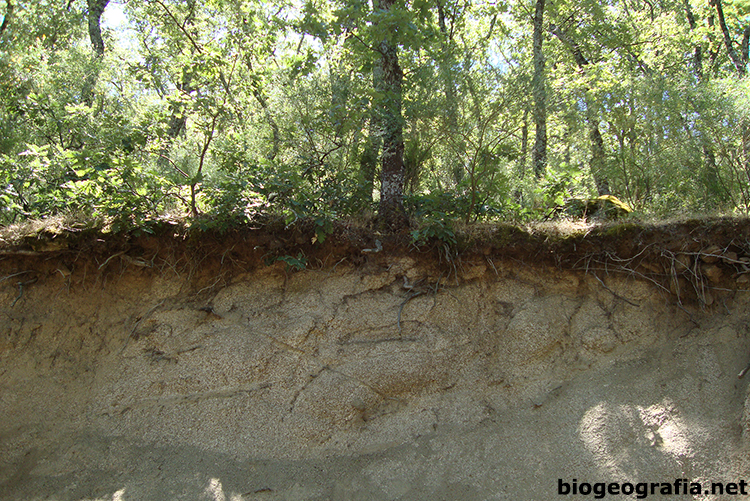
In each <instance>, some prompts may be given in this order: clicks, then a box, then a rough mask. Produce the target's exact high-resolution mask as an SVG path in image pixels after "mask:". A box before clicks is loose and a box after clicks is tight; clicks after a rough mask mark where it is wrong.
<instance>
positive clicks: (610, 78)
mask: <svg viewBox="0 0 750 501" xmlns="http://www.w3.org/2000/svg"><path fill="white" fill-rule="evenodd" d="M2 2H3V3H4V5H0V15H2V16H3V17H2V21H1V23H0V224H2V225H7V224H11V223H14V222H19V221H22V220H25V219H28V218H42V217H47V216H51V215H56V214H71V213H73V214H79V215H81V217H87V218H102V219H106V220H109V221H113V222H114V224H117V225H120V226H132V225H136V226H142V225H145V224H147V223H148V222H150V221H157V220H159V219H160V218H164V217H169V216H170V215H179V216H181V217H185V216H187V217H189V219H190V220H191V221H195V222H199V223H200V224H202V225H214V226H217V227H219V228H222V227H226V226H228V225H231V224H234V223H242V222H243V221H249V220H253V218H255V217H256V216H257V215H258V214H265V213H274V214H281V215H283V216H284V217H285V218H286V220H287V223H291V222H293V221H295V220H297V219H299V218H313V220H314V221H315V222H316V224H317V225H318V226H319V229H320V230H321V231H320V233H319V234H320V236H321V238H324V236H325V230H326V228H327V224H329V223H328V222H329V221H332V220H335V219H337V218H345V217H352V216H356V217H362V216H363V215H364V217H369V216H371V215H372V216H376V217H377V219H376V221H378V224H379V225H380V227H381V228H384V229H388V230H398V229H401V228H405V227H407V226H408V225H409V224H410V222H411V223H413V222H414V221H418V220H422V221H424V220H428V221H432V222H433V223H434V224H433V225H432V226H430V228H432V231H433V234H435V232H436V231H437V232H439V230H440V228H443V227H444V226H441V225H444V224H447V223H448V222H449V221H452V220H461V221H465V222H466V223H472V222H476V221H487V220H533V219H541V218H544V217H546V216H548V215H549V214H550V213H551V211H554V209H555V208H557V207H560V206H563V205H564V204H566V202H567V201H570V200H586V199H593V198H596V197H600V196H603V197H607V196H609V197H612V198H613V197H616V198H614V200H618V201H621V202H622V203H623V204H625V205H627V206H628V207H629V208H632V209H634V210H635V211H636V212H638V213H642V214H651V215H656V216H665V215H670V214H675V213H685V212H700V213H712V214H713V213H729V214H731V213H741V214H747V213H748V211H750V113H749V111H748V110H750V103H749V101H750V88H748V80H747V78H746V74H747V67H748V47H749V45H750V43H749V42H750V0H610V1H604V2H601V1H598V0H597V1H594V0H583V1H579V0H576V1H572V0H557V1H554V2H553V1H550V0H546V1H545V0H524V1H503V0H498V1H470V0H465V1H462V0H372V1H369V0H367V1H365V0H342V1H322V0H289V1H287V0H282V1H275V2H262V1H256V0H233V1H225V0H207V1H203V2H198V1H196V0H145V1H138V0H130V1H126V2H115V0H111V1H110V0H86V1H83V0H39V1H35V2H32V1H29V0H2ZM436 228H437V229H436ZM438 236H439V234H438Z"/></svg>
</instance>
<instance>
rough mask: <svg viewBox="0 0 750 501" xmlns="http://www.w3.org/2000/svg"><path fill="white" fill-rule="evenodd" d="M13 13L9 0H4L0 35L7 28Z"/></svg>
mask: <svg viewBox="0 0 750 501" xmlns="http://www.w3.org/2000/svg"><path fill="white" fill-rule="evenodd" d="M12 15H13V3H11V1H10V0H5V15H4V16H3V24H0V35H2V34H3V32H5V30H6V29H7V28H8V23H9V22H10V18H11V16H12Z"/></svg>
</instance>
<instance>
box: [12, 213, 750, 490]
mask: <svg viewBox="0 0 750 501" xmlns="http://www.w3.org/2000/svg"><path fill="white" fill-rule="evenodd" d="M492 231H495V232H496V233H495V234H494V237H493V236H492ZM492 231H489V230H488V234H487V235H485V236H484V237H483V239H476V240H475V241H472V242H469V243H468V244H466V246H465V247H464V249H463V251H462V252H459V251H457V250H455V249H451V248H445V247H443V246H442V245H439V244H435V245H433V246H432V247H427V248H423V249H422V252H420V251H416V250H413V249H412V250H409V249H408V247H407V246H406V245H404V244H402V243H399V241H393V242H389V241H387V240H386V239H383V240H384V243H383V247H384V250H382V251H380V252H362V250H363V249H371V250H377V245H375V242H374V240H375V238H374V237H366V236H363V235H362V234H361V233H356V232H352V233H350V234H348V235H344V234H343V233H342V234H340V235H337V236H335V238H334V237H332V238H331V240H330V241H327V242H326V246H322V247H312V246H311V244H310V243H309V242H310V237H309V235H306V234H304V233H303V232H297V233H294V232H289V233H277V234H273V233H269V232H256V233H252V232H250V233H245V234H234V235H231V236H228V237H224V238H222V239H219V238H209V237H204V238H203V239H199V240H195V239H187V240H185V241H183V240H180V239H175V238H174V237H172V236H169V235H163V236H160V237H148V238H146V237H143V238H129V239H126V238H120V239H119V240H118V239H107V238H103V237H102V236H101V235H99V236H86V237H80V238H72V237H69V236H65V237H64V238H62V237H58V236H55V235H52V236H48V238H46V239H41V240H40V239H37V242H31V243H30V242H25V243H24V244H22V245H20V246H6V247H5V250H3V251H2V252H3V253H4V255H3V259H2V260H0V278H2V279H3V282H0V498H1V499H8V500H16V499H24V500H35V499H40V500H41V499H50V500H83V499H86V500H94V499H96V500H115V499H118V500H165V499H188V500H189V499H210V500H214V501H215V500H225V501H229V500H231V501H234V500H292V499H294V500H297V499H304V500H328V499H336V500H358V499H361V500H381V499H382V500H386V499H388V500H396V499H403V500H436V499H439V500H454V499H461V500H488V499H508V500H548V499H567V498H566V497H562V496H559V495H558V493H557V487H558V479H563V480H564V481H568V482H571V481H572V479H574V478H575V479H577V480H578V482H591V483H593V482H632V483H637V482H670V483H674V480H675V479H676V478H686V479H688V480H689V481H695V482H703V483H704V484H708V483H710V482H712V481H713V482H739V481H740V480H743V479H744V480H745V481H750V470H749V466H750V461H748V453H749V452H750V449H749V448H748V439H749V438H750V437H748V433H750V425H749V424H748V421H749V419H748V414H749V413H750V406H748V404H746V401H747V379H750V376H748V377H747V378H742V379H740V378H738V377H737V375H738V373H740V371H742V370H743V369H744V368H745V367H746V365H747V364H748V362H749V361H750V338H749V336H748V328H749V327H748V326H750V293H748V292H747V291H744V290H742V289H743V288H744V287H746V286H747V285H748V284H747V282H746V281H745V279H744V278H743V277H744V276H745V274H744V273H745V271H746V270H745V266H746V264H748V265H750V246H749V245H748V241H749V240H748V238H747V232H748V229H747V227H746V224H745V223H744V222H737V221H730V222H718V223H715V224H714V225H713V226H711V225H709V226H706V225H702V223H701V224H694V225H692V226H691V225H689V224H688V225H687V226H673V227H664V228H659V229H654V228H638V227H634V226H623V227H619V229H608V230H606V231H609V232H610V233H606V234H605V233H604V232H605V229H602V230H596V231H591V232H590V233H589V235H588V236H585V237H584V236H579V237H575V238H572V239H571V238H552V237H550V236H548V237H545V238H540V237H537V236H533V235H528V234H518V235H514V234H513V233H512V232H508V231H505V230H502V231H499V230H492ZM597 232H598V233H597ZM488 235H489V236H488ZM509 236H510V237H514V238H516V241H515V242H507V241H503V239H505V238H507V237H509ZM35 238H36V237H35ZM493 238H494V239H495V240H493ZM32 243H33V244H34V245H32ZM300 252H302V255H301V256H302V257H304V258H305V259H306V262H307V269H306V270H304V271H298V272H293V271H292V270H289V269H287V266H286V264H285V263H284V262H276V264H273V265H272V266H265V265H264V262H271V261H273V260H274V259H276V258H278V257H284V256H291V257H298V256H300V254H299V253H300ZM746 257H747V258H748V259H747V261H746V260H745V258H746ZM19 284H20V285H19ZM748 489H749V490H750V488H748ZM657 492H658V491H657ZM649 497H650V498H653V499H665V498H662V497H660V496H659V495H658V494H654V495H653V496H649ZM578 498H579V499H580V497H578ZM588 498H589V499H591V498H592V497H588ZM607 498H608V499H623V498H624V497H622V496H611V497H609V496H608V497H607ZM739 498H742V496H723V497H722V496H711V495H705V494H704V495H700V496H694V497H693V499H739ZM666 499H668V498H666Z"/></svg>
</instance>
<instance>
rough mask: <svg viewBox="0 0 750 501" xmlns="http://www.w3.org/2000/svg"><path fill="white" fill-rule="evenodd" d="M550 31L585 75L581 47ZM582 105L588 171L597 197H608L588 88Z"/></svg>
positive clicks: (601, 146) (557, 30)
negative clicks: (588, 151) (566, 48)
mask: <svg viewBox="0 0 750 501" xmlns="http://www.w3.org/2000/svg"><path fill="white" fill-rule="evenodd" d="M550 31H551V32H552V34H553V35H555V36H556V37H557V38H558V39H559V40H560V41H561V42H562V43H563V44H565V45H566V46H567V47H568V49H569V50H570V52H571V54H573V59H575V61H576V64H577V65H578V68H579V69H580V70H581V71H582V72H583V73H584V74H585V73H586V67H587V66H588V64H589V60H588V59H586V57H585V56H584V55H583V52H582V51H581V47H580V46H579V45H578V44H577V43H576V41H575V40H572V39H571V38H570V37H568V35H567V33H565V31H563V29H562V28H560V27H559V26H554V25H553V26H551V27H550ZM584 103H585V105H586V123H587V125H588V128H589V143H590V145H591V158H589V170H590V171H591V175H592V176H593V177H594V183H595V184H596V191H597V193H598V194H599V195H609V194H610V191H609V181H607V178H606V177H605V176H604V167H605V164H606V159H607V155H606V152H605V151H604V139H603V138H602V133H601V132H600V131H599V115H598V114H597V113H596V111H595V110H594V104H593V99H591V96H590V95H589V89H588V88H585V89H584Z"/></svg>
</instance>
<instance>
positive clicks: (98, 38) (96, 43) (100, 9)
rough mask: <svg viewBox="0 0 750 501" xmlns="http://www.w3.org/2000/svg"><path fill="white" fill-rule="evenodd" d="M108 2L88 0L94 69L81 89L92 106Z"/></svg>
mask: <svg viewBox="0 0 750 501" xmlns="http://www.w3.org/2000/svg"><path fill="white" fill-rule="evenodd" d="M108 3H109V0H87V4H88V24H89V40H90V41H91V48H92V49H93V51H94V69H93V70H92V72H91V73H89V74H88V75H87V76H86V79H85V80H84V82H83V90H82V91H81V96H82V98H83V102H84V103H86V105H87V106H91V105H92V104H93V102H94V86H95V85H96V79H97V78H98V77H99V70H98V63H99V59H101V57H102V56H103V55H104V40H103V39H102V27H101V20H102V14H103V13H104V9H105V8H106V7H107V4H108Z"/></svg>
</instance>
